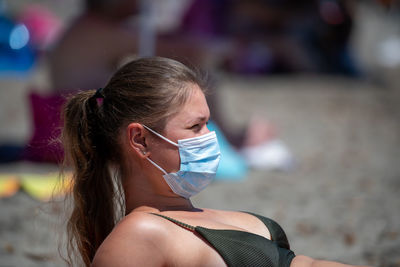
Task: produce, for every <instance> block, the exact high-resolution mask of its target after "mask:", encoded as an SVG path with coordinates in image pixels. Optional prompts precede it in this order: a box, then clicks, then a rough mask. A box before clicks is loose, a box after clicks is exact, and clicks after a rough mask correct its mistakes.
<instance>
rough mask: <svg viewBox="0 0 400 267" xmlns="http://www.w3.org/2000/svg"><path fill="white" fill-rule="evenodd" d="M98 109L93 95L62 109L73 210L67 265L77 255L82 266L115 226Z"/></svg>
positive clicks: (86, 94) (76, 99)
mask: <svg viewBox="0 0 400 267" xmlns="http://www.w3.org/2000/svg"><path fill="white" fill-rule="evenodd" d="M101 125H102V116H101V106H99V105H98V104H97V99H96V97H95V96H94V92H93V91H86V92H81V93H78V94H77V95H75V96H74V97H72V98H71V99H70V101H68V103H67V105H66V106H65V109H64V130H63V136H62V138H63V143H64V149H65V154H66V161H67V162H68V163H69V164H68V165H72V167H73V178H74V185H73V190H72V201H73V210H72V213H71V215H70V218H69V220H68V224H67V231H68V237H69V238H68V239H69V240H68V254H69V255H68V261H69V263H70V264H72V260H71V257H72V256H71V254H73V251H75V252H76V251H78V252H79V253H80V255H81V258H82V260H83V262H84V264H85V265H86V266H89V265H90V262H91V261H92V260H93V257H94V254H95V252H96V250H97V248H98V247H99V246H100V244H101V243H102V242H103V240H104V239H105V238H106V236H107V235H108V234H109V233H110V232H111V230H112V229H113V227H114V225H115V222H116V213H115V210H116V208H115V204H114V203H115V201H114V200H115V186H114V182H113V179H112V176H111V173H110V170H109V161H110V160H109V155H107V147H108V145H107V138H105V137H104V133H103V130H102V128H103V127H101Z"/></svg>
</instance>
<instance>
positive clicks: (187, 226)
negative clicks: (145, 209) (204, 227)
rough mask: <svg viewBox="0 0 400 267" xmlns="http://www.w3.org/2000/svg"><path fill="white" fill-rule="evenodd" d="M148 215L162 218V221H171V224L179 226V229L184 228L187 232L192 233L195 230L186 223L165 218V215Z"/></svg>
mask: <svg viewBox="0 0 400 267" xmlns="http://www.w3.org/2000/svg"><path fill="white" fill-rule="evenodd" d="M150 214H153V215H156V216H159V217H162V218H164V219H167V220H168V221H171V222H173V223H175V224H177V225H179V226H180V227H182V228H185V229H187V230H189V231H192V232H194V231H195V229H196V227H194V226H192V225H189V224H187V223H183V222H180V221H178V220H175V219H174V218H171V217H168V216H165V215H161V214H157V213H150Z"/></svg>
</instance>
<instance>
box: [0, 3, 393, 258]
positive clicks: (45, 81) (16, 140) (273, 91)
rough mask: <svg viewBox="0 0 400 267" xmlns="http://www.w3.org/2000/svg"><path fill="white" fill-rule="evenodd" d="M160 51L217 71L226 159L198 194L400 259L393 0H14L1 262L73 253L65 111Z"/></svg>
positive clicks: (315, 252)
mask: <svg viewBox="0 0 400 267" xmlns="http://www.w3.org/2000/svg"><path fill="white" fill-rule="evenodd" d="M151 55H160V56H165V57H170V58H174V59H177V60H179V61H182V62H184V63H186V64H188V65H190V66H196V67H198V68H200V69H202V70H203V71H205V72H206V73H207V74H208V76H209V78H210V81H211V85H212V90H211V94H210V96H209V97H208V102H209V105H210V107H211V112H212V119H213V121H214V123H215V124H214V125H213V127H215V129H216V130H217V131H218V134H219V136H218V137H219V138H220V140H219V141H220V144H221V146H222V149H223V151H222V155H223V162H222V163H221V168H220V170H219V174H218V177H217V179H216V181H215V182H214V183H213V184H211V185H210V186H209V188H208V189H207V190H205V191H203V192H201V193H200V194H199V195H197V196H195V197H194V199H193V202H194V203H195V204H196V205H198V206H199V207H207V208H217V209H229V210H246V211H253V212H256V213H259V214H263V215H265V216H268V217H271V218H273V219H275V220H277V221H278V222H279V223H280V224H281V225H282V227H283V228H284V229H285V231H286V233H287V235H288V237H289V240H290V241H291V246H292V249H293V250H294V251H295V253H296V254H305V255H308V256H311V257H315V258H320V259H327V260H336V261H340V262H344V263H351V264H369V265H373V266H400V197H399V192H400V149H399V148H400V87H399V82H400V3H399V2H398V1H394V0H392V1H391V0H366V1H355V0H353V1H351V0H343V1H340V0H315V1H314V0H308V1H299V0H297V1H296V0H142V1H134V0H113V1H112V0H35V1H27V0H0V162H1V163H0V211H1V213H2V215H1V216H0V266H63V265H65V264H64V263H63V262H62V260H61V259H60V257H59V256H58V252H57V244H58V242H59V237H60V236H61V238H62V233H63V228H62V227H61V226H60V225H61V224H62V223H63V221H64V220H65V217H64V216H63V214H62V204H61V203H58V202H56V203H53V202H48V199H49V197H50V196H51V195H52V193H54V192H53V187H54V184H55V183H56V182H57V180H58V176H57V171H58V169H59V162H60V160H61V159H62V156H63V152H62V149H61V148H60V145H59V144H58V143H57V142H56V139H57V136H58V134H59V126H60V118H59V109H60V107H61V105H62V103H63V101H64V99H65V96H68V95H70V94H72V93H74V92H76V91H78V90H89V89H97V88H99V87H102V86H104V85H105V83H106V82H107V80H108V79H109V77H110V76H111V75H112V73H113V72H114V71H115V70H116V69H117V68H118V67H119V66H121V65H122V64H124V63H125V62H127V61H129V60H131V59H134V58H137V57H142V56H151ZM63 190H64V191H62V192H59V194H60V195H62V194H63V193H64V192H65V191H66V190H67V189H63Z"/></svg>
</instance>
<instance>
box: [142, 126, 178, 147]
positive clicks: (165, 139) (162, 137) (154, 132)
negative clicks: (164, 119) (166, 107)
mask: <svg viewBox="0 0 400 267" xmlns="http://www.w3.org/2000/svg"><path fill="white" fill-rule="evenodd" d="M143 127H144V128H146V129H147V130H149V131H150V132H152V133H153V134H155V135H157V136H158V137H160V138H161V139H163V140H164V141H167V142H168V143H170V144H172V145H174V146H177V147H179V145H178V144H177V143H175V142H172V141H171V140H169V139H168V138H166V137H164V136H162V135H161V134H159V133H157V132H156V131H154V130H152V129H150V128H149V127H147V126H146V125H144V124H143Z"/></svg>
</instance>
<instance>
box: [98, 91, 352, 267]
mask: <svg viewBox="0 0 400 267" xmlns="http://www.w3.org/2000/svg"><path fill="white" fill-rule="evenodd" d="M188 86H190V87H191V89H192V94H191V95H190V97H189V99H188V100H187V102H186V103H185V104H184V105H183V107H182V108H181V109H179V112H178V113H176V114H175V115H173V116H172V117H170V118H169V119H168V120H167V124H166V126H165V129H164V131H163V132H162V133H160V134H162V135H163V136H165V137H166V138H168V139H170V140H171V141H174V142H177V141H178V140H179V139H186V138H191V137H195V136H201V135H204V134H207V133H209V130H208V128H207V121H208V120H209V117H210V111H209V108H208V105H207V102H206V99H205V97H204V94H203V93H202V91H201V90H200V89H199V88H198V87H197V86H196V85H192V84H190V85H188ZM121 135H122V136H121V143H122V144H123V147H124V153H125V156H126V160H127V162H126V163H127V164H126V166H130V168H129V169H127V170H124V173H123V174H122V175H123V177H122V178H123V179H122V180H123V187H124V191H125V197H126V214H127V215H126V216H125V217H124V218H123V219H122V220H121V221H120V222H119V223H118V224H117V226H116V227H115V228H114V230H113V231H112V232H111V234H110V235H109V236H108V237H107V238H106V239H105V240H104V242H103V244H102V245H101V246H100V248H99V249H98V250H97V253H96V255H95V258H94V260H93V266H226V264H225V262H224V260H223V259H222V257H221V256H220V255H219V254H218V252H217V251H216V250H215V249H214V248H212V247H211V246H210V245H208V243H207V242H205V241H204V240H203V239H202V238H201V237H199V236H198V235H197V234H196V233H194V232H191V231H189V230H187V229H184V228H182V227H180V226H178V225H176V224H174V223H172V222H170V221H168V220H165V219H163V218H160V217H158V216H154V215H153V214H151V213H158V214H163V215H166V216H170V217H172V218H175V219H177V220H180V221H182V222H185V223H187V224H190V225H193V226H203V227H207V228H213V229H232V230H240V231H246V232H251V233H254V234H257V235H261V236H263V237H265V238H268V239H270V233H269V231H268V229H267V228H266V226H265V225H264V224H263V223H262V222H261V221H260V220H258V219H257V218H256V217H254V216H251V215H249V214H246V213H241V212H231V211H220V210H212V209H198V208H195V207H193V205H192V203H191V201H190V200H189V199H185V198H182V197H180V196H178V195H176V194H174V193H173V192H172V190H171V189H170V188H169V187H168V185H167V184H166V182H165V181H164V179H163V177H162V175H163V173H162V172H161V171H160V170H159V169H157V168H156V167H154V166H153V165H152V164H151V163H150V162H148V160H147V159H146V158H147V157H149V158H151V159H152V160H153V161H154V162H156V163H157V164H158V165H160V166H161V167H162V168H163V169H164V170H166V171H167V172H176V171H178V170H179V166H180V162H179V151H178V148H177V147H175V146H173V145H172V144H170V143H168V142H166V141H165V140H163V139H161V138H159V137H157V136H156V135H155V134H153V133H151V132H150V131H148V130H146V129H145V128H144V127H143V126H142V125H141V124H139V123H135V122H133V123H131V124H129V125H128V126H127V127H126V129H124V132H123V134H121ZM311 265H312V266H332V267H334V266H345V265H342V264H338V263H333V262H323V261H315V260H313V259H311V258H309V257H305V256H296V257H295V259H294V260H293V261H292V264H291V266H295V267H296V266H298V267H301V266H311Z"/></svg>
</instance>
